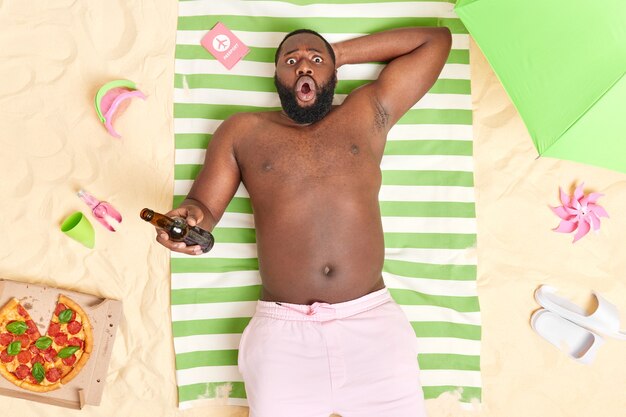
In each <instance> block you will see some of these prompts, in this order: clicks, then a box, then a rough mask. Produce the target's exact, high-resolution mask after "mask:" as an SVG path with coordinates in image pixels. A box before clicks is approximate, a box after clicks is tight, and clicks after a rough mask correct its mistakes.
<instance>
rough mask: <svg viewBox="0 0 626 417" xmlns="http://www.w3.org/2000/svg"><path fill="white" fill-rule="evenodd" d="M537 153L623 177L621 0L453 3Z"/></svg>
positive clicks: (625, 89) (625, 53)
mask: <svg viewBox="0 0 626 417" xmlns="http://www.w3.org/2000/svg"><path fill="white" fill-rule="evenodd" d="M455 11H456V13H457V14H458V15H459V17H460V18H461V20H462V21H463V23H464V24H465V26H466V27H467V29H468V31H469V33H470V35H472V37H473V38H474V40H475V41H476V43H477V44H478V46H479V47H480V49H481V51H482V52H483V54H484V55H485V57H486V58H487V60H488V61H489V63H490V64H491V67H492V68H493V70H494V72H495V73H496V75H497V76H498V78H499V79H500V81H501V83H502V85H503V86H504V88H505V89H506V91H507V93H508V95H509V97H510V98H511V100H512V102H513V104H514V105H515V107H516V108H517V111H518V112H519V114H520V116H521V117H522V119H523V120H524V123H525V124H526V127H527V129H528V131H529V133H530V136H531V137H532V140H533V142H534V143H535V147H536V148H537V150H538V151H539V155H541V156H550V157H554V158H562V159H568V160H572V161H577V162H582V163H587V164H592V165H596V166H600V167H604V168H608V169H612V170H616V171H620V172H624V173H626V76H625V75H624V74H625V73H626V1H625V0H458V1H457V4H456V7H455Z"/></svg>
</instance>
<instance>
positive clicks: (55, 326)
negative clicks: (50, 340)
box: [48, 322, 61, 337]
mask: <svg viewBox="0 0 626 417" xmlns="http://www.w3.org/2000/svg"><path fill="white" fill-rule="evenodd" d="M60 331H61V325H60V324H59V323H55V322H52V323H50V327H48V335H49V336H52V337H54V336H56V335H57V334H59V332H60Z"/></svg>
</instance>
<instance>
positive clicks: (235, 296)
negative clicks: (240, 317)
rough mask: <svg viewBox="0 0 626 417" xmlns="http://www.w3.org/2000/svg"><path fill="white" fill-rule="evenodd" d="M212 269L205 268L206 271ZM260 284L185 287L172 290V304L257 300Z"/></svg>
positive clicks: (259, 294)
mask: <svg viewBox="0 0 626 417" xmlns="http://www.w3.org/2000/svg"><path fill="white" fill-rule="evenodd" d="M207 271H210V270H205V272H207ZM260 296H261V286H260V285H249V286H246V287H227V288H184V289H179V290H172V297H171V301H172V305H182V304H205V303H227V302H231V301H257V300H258V299H259V298H260Z"/></svg>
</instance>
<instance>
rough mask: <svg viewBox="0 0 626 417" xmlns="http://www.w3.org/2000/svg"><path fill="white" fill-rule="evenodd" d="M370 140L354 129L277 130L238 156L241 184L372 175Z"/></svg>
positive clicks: (253, 140) (375, 164) (255, 140)
mask: <svg viewBox="0 0 626 417" xmlns="http://www.w3.org/2000/svg"><path fill="white" fill-rule="evenodd" d="M370 140H371V138H368V137H367V135H363V134H362V133H359V132H358V129H354V130H353V131H350V130H346V129H339V128H335V129H319V130H311V131H304V132H297V133H296V132H293V131H290V130H288V129H277V130H275V131H274V132H266V133H265V134H259V135H258V136H257V137H255V138H251V140H248V141H247V142H246V144H245V146H243V147H242V149H241V151H240V152H238V163H239V165H240V169H241V171H242V174H243V176H244V181H245V180H246V179H248V180H250V179H252V178H257V179H262V178H273V179H275V180H276V179H281V178H282V179H290V180H294V179H296V178H307V177H316V178H321V177H328V176H340V175H346V176H353V175H375V174H376V172H377V171H378V167H379V158H377V157H376V156H375V155H374V154H373V153H372V148H371V143H370Z"/></svg>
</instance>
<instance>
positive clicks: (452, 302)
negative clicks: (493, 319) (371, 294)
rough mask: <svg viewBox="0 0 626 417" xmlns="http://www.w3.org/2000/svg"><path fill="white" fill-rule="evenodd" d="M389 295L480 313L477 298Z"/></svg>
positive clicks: (392, 290) (398, 299)
mask: <svg viewBox="0 0 626 417" xmlns="http://www.w3.org/2000/svg"><path fill="white" fill-rule="evenodd" d="M172 292H173V291H172ZM389 293H390V294H391V296H392V297H393V299H394V300H396V302H397V303H398V304H400V305H407V306H409V305H413V306H415V305H420V306H435V307H442V308H449V309H451V310H455V311H459V312H461V313H475V312H478V311H480V307H479V305H478V297H477V296H473V297H460V296H452V295H433V294H424V293H421V292H419V291H415V290H400V289H395V288H390V289H389Z"/></svg>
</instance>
